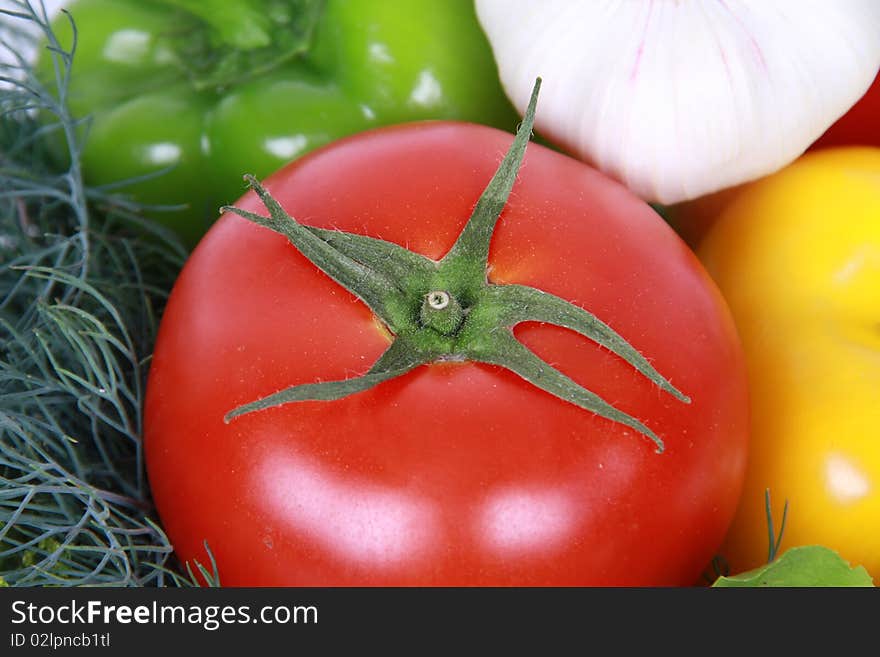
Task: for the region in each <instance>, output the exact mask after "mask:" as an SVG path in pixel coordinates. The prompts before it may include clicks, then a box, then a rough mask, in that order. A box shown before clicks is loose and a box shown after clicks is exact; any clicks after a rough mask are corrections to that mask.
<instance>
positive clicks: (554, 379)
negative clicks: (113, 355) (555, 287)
mask: <svg viewBox="0 0 880 657" xmlns="http://www.w3.org/2000/svg"><path fill="white" fill-rule="evenodd" d="M540 84H541V80H540V78H539V79H538V80H537V81H536V82H535V87H534V89H533V91H532V96H531V99H530V101H529V106H528V108H527V110H526V112H525V116H524V117H523V121H522V123H521V124H520V127H519V129H518V130H517V133H516V137H515V138H514V140H513V144H512V145H511V147H510V149H509V150H508V152H507V154H506V155H505V156H504V158H503V159H502V161H501V164H500V165H499V167H498V169H497V171H496V172H495V174H494V175H493V176H492V179H491V180H490V181H489V183H488V185H487V186H486V188H485V190H484V191H483V193H482V194H481V195H480V198H479V199H478V200H477V202H476V204H475V206H474V210H473V212H472V213H471V216H470V218H469V219H468V222H467V223H466V225H465V227H464V229H463V230H462V232H461V234H460V235H459V236H458V239H457V240H456V241H455V243H454V244H453V246H452V248H451V249H450V250H449V252H448V253H447V254H446V256H444V257H443V258H442V259H441V260H440V261H439V262H435V261H433V260H430V259H428V258H425V257H424V256H421V255H419V254H417V253H413V252H412V251H409V250H407V249H404V248H403V247H401V246H399V245H396V244H392V243H390V242H385V241H382V240H377V239H374V238H371V237H366V236H364V235H355V234H352V233H345V232H340V231H328V230H323V229H317V228H310V227H307V226H303V225H302V224H300V223H299V222H297V221H296V219H294V218H293V217H291V216H290V215H289V214H287V212H286V211H285V210H284V209H283V208H282V207H281V205H280V204H279V203H278V202H277V201H276V200H275V199H274V198H273V197H272V195H271V194H270V193H269V192H268V191H267V190H266V189H265V188H264V187H263V186H262V185H261V184H260V183H259V182H258V181H257V180H256V179H255V178H254V177H253V176H245V180H246V181H247V183H248V185H249V186H250V187H251V188H252V189H253V190H254V191H255V192H256V193H257V195H258V196H259V197H260V199H261V200H262V201H263V204H264V205H265V207H266V209H267V210H268V211H269V216H268V217H264V216H262V215H259V214H256V213H253V212H248V211H246V210H241V209H239V208H235V207H224V208H221V211H228V212H232V213H235V214H237V215H239V216H241V217H244V218H245V219H248V220H250V221H252V222H254V223H256V224H259V225H260V226H263V227H266V228H269V229H270V230H273V231H275V232H276V233H279V234H281V235H284V236H285V237H287V239H288V240H289V241H290V242H291V244H293V246H294V247H295V248H296V249H297V250H299V251H300V253H302V254H303V255H304V256H305V257H306V258H308V259H309V260H310V261H311V262H312V263H313V264H314V265H315V266H317V267H318V268H319V269H321V271H323V272H324V273H326V274H327V275H328V276H330V277H331V278H332V279H333V280H334V281H336V282H337V283H339V284H340V285H342V286H343V287H344V288H345V289H347V290H349V291H350V292H352V293H353V294H355V295H356V296H357V297H358V298H359V299H361V301H363V302H364V303H365V304H366V305H367V306H368V307H369V308H370V309H371V310H372V311H373V312H374V313H375V314H376V316H377V317H378V318H379V319H380V320H382V322H384V323H385V325H386V326H387V327H388V329H389V331H390V332H391V333H392V335H393V336H394V340H393V342H392V344H391V346H390V347H389V348H388V349H387V351H386V352H385V353H384V354H382V356H381V357H380V358H379V359H378V360H377V361H376V362H375V363H374V364H373V366H372V367H371V368H370V370H369V371H368V372H367V373H366V374H363V375H361V376H358V377H354V378H351V379H345V380H341V381H327V382H322V383H303V384H297V385H294V386H291V387H289V388H287V389H285V390H282V391H280V392H277V393H274V394H271V395H269V396H267V397H263V398H262V399H258V400H256V401H253V402H251V403H249V404H245V405H244V406H240V407H238V408H236V409H234V410H233V411H231V412H230V413H229V414H227V416H226V418H225V419H226V421H227V422H228V421H229V420H231V419H232V418H235V417H238V416H240V415H244V414H246V413H250V412H253V411H258V410H264V409H268V408H272V407H274V406H278V405H280V404H286V403H290V402H297V401H307V400H313V401H314V400H333V399H341V398H343V397H347V396H349V395H352V394H357V393H359V392H363V391H365V390H368V389H369V388H372V387H374V386H376V385H379V384H381V383H383V382H385V381H388V380H389V379H393V378H396V377H398V376H402V375H404V374H406V373H407V372H409V371H411V370H413V369H414V368H416V367H419V366H420V365H424V364H427V363H431V362H435V361H439V360H449V359H457V360H471V361H474V362H481V363H487V364H491V365H496V366H499V367H503V368H505V369H508V370H510V371H511V372H514V373H515V374H517V375H519V376H520V377H522V378H523V379H524V380H525V381H528V382H529V383H531V384H532V385H534V386H535V387H537V388H540V389H541V390H544V391H545V392H548V393H550V394H552V395H554V396H556V397H558V398H560V399H563V400H565V401H566V402H569V403H571V404H574V405H576V406H579V407H580V408H583V409H585V410H587V411H590V412H592V413H595V414H596V415H598V416H600V417H603V418H605V419H607V420H610V421H612V422H616V423H618V424H620V425H622V426H625V427H629V428H630V429H632V430H634V431H636V432H638V433H640V434H642V435H643V436H645V437H647V438H649V439H650V440H651V441H653V443H654V445H655V447H656V451H657V452H658V453H662V452H663V450H664V443H663V440H662V439H661V438H660V437H659V436H658V435H657V434H656V433H655V432H654V431H653V430H652V429H651V428H650V427H648V426H646V425H645V424H644V423H643V422H641V421H640V420H638V419H637V418H635V417H633V416H631V415H629V414H627V413H625V412H624V411H622V410H620V409H619V408H617V407H615V406H614V405H613V404H611V403H609V402H607V401H606V400H604V399H602V398H601V397H600V396H599V395H597V394H596V393H594V392H592V391H590V390H587V389H586V388H584V387H583V386H581V385H579V384H577V383H576V382H575V381H573V380H571V379H570V378H568V377H567V376H565V375H564V374H562V372H560V371H559V370H557V369H556V368H555V367H553V366H552V365H550V364H549V363H546V362H544V361H543V360H541V359H540V358H539V357H538V356H536V355H535V354H534V353H533V352H531V351H530V350H529V349H528V348H526V347H525V345H523V344H522V343H521V342H519V341H518V340H517V339H516V337H515V336H514V334H513V327H514V326H516V325H517V324H519V323H521V322H527V321H535V322H544V323H547V324H553V325H555V326H561V327H563V328H567V329H570V330H572V331H575V332H577V333H579V334H580V335H582V336H584V337H586V338H588V339H590V340H592V341H594V342H596V343H597V344H599V345H600V346H602V347H604V348H606V349H608V350H609V351H611V352H612V353H614V354H616V355H617V356H619V357H620V358H622V359H623V360H625V361H626V362H627V363H628V364H629V365H630V366H632V367H633V368H634V369H635V370H636V371H638V372H639V373H640V374H642V375H643V376H645V377H646V378H647V379H649V380H650V381H651V382H652V383H653V384H654V385H656V386H657V387H658V388H660V389H661V390H663V391H664V392H666V393H667V394H669V395H671V396H673V397H675V398H676V399H678V400H679V401H681V402H684V403H690V398H689V397H687V396H686V395H684V394H683V393H682V392H680V391H679V390H678V389H676V388H675V387H674V386H673V385H672V384H671V383H670V382H669V381H668V380H667V379H665V378H664V377H663V376H662V375H661V374H660V373H659V372H658V371H657V370H656V369H654V367H653V366H652V365H651V364H650V363H649V362H648V360H647V359H646V358H645V357H644V356H643V355H642V354H640V353H639V352H638V351H637V350H636V349H635V347H633V346H632V345H631V344H630V343H629V342H627V340H626V339H625V338H623V337H622V336H621V335H619V334H618V333H617V332H616V331H614V329H612V328H611V327H610V326H608V325H607V324H606V323H604V322H603V321H601V320H600V319H599V318H598V317H596V316H595V315H593V314H592V313H590V312H589V311H588V310H585V309H584V308H580V307H579V306H575V305H574V304H572V303H570V302H568V301H566V300H565V299H562V298H560V297H556V296H554V295H552V294H548V293H546V292H544V291H542V290H538V289H536V288H532V287H527V286H524V285H496V284H492V283H490V282H489V281H488V267H489V263H488V260H489V245H490V243H491V240H492V235H493V233H494V230H495V226H496V224H497V223H498V220H499V218H500V217H501V213H502V211H503V210H504V207H505V206H506V204H507V200H508V198H509V196H510V193H511V190H512V189H513V186H514V184H515V182H516V177H517V173H518V172H519V168H520V166H521V164H522V161H523V159H524V157H525V153H526V148H527V146H528V143H529V140H530V138H531V133H532V125H533V123H534V119H535V109H536V106H537V99H538V92H539V90H540Z"/></svg>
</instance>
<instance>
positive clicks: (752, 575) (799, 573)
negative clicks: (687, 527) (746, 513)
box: [713, 545, 874, 588]
mask: <svg viewBox="0 0 880 657" xmlns="http://www.w3.org/2000/svg"><path fill="white" fill-rule="evenodd" d="M713 586H714V587H718V588H733V587H762V586H789V587H800V586H833V587H840V586H874V582H873V580H872V579H871V576H870V575H869V574H868V571H867V570H865V568H864V567H863V566H855V567H851V566H850V565H849V564H848V563H847V562H846V561H844V560H843V559H842V558H841V557H840V555H839V554H837V552H835V551H834V550H831V549H829V548H826V547H823V546H821V545H807V546H802V547H794V548H791V549H789V550H787V551H786V552H784V553H783V554H782V556H780V557H779V558H777V559H776V560H774V561H772V562H771V563H768V564H767V565H765V566H761V567H760V568H756V569H755V570H750V571H748V572H745V573H741V574H739V575H731V576H730V577H719V578H718V580H717V581H716V582H715V583H714V584H713Z"/></svg>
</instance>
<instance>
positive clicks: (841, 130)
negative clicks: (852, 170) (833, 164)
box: [810, 75, 880, 149]
mask: <svg viewBox="0 0 880 657" xmlns="http://www.w3.org/2000/svg"><path fill="white" fill-rule="evenodd" d="M833 146H880V75H878V76H877V77H876V78H874V82H873V83H872V84H871V86H870V88H869V89H868V91H867V92H865V95H864V96H862V97H861V99H860V100H859V101H858V102H857V103H856V104H855V105H853V106H852V107H851V108H850V109H849V111H848V112H847V113H846V114H844V115H843V116H842V117H840V118H839V119H838V120H837V122H835V123H834V124H833V125H832V126H831V127H830V128H828V130H826V131H825V134H823V135H822V136H821V137H819V139H817V140H816V142H815V143H814V144H813V145H812V146H811V147H810V149H816V148H830V147H833Z"/></svg>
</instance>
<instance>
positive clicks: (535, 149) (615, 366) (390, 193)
mask: <svg viewBox="0 0 880 657" xmlns="http://www.w3.org/2000/svg"><path fill="white" fill-rule="evenodd" d="M510 142H511V135H509V134H507V133H503V132H500V131H497V130H494V129H491V128H487V127H483V126H476V125H471V124H459V123H421V124H412V125H407V126H400V127H394V128H388V129H383V130H378V131H373V132H369V133H363V134H361V135H357V136H355V137H351V138H348V139H346V140H343V141H341V142H337V143H335V144H334V145H331V146H329V147H327V148H324V149H322V150H320V151H317V152H315V153H314V154H312V155H309V156H307V157H305V158H303V159H302V160H299V161H298V162H296V163H294V164H292V165H290V166H288V167H286V168H284V169H282V170H280V171H279V172H277V173H276V174H274V175H273V176H272V177H270V178H269V179H268V181H267V183H266V186H267V188H268V189H269V191H270V192H271V193H272V195H273V196H275V198H277V199H278V200H279V201H280V202H281V203H282V205H284V207H285V208H286V209H287V210H288V211H289V212H290V213H291V214H292V215H294V216H296V217H297V218H298V219H299V220H301V221H303V222H304V223H306V224H309V225H314V226H320V227H325V228H339V229H341V230H346V231H351V232H359V233H363V234H367V235H371V236H373V237H379V238H382V239H386V240H389V241H392V242H396V243H398V244H401V245H404V246H406V247H407V248H409V249H411V250H413V251H416V252H418V253H422V254H423V255H426V256H428V257H431V258H435V259H437V258H440V257H441V256H442V255H443V254H444V253H445V252H446V251H447V250H448V249H449V248H450V246H451V245H452V243H453V241H454V240H455V238H456V236H457V235H458V233H459V232H460V231H461V229H462V226H463V225H464V223H465V221H466V220H467V218H468V216H469V215H470V212H471V210H472V209H473V204H474V202H475V201H476V199H477V198H478V196H479V195H480V193H481V192H482V190H483V187H484V186H485V185H486V183H487V181H488V180H489V178H490V177H491V176H492V174H493V173H494V171H495V168H496V167H497V165H498V161H499V160H500V158H501V156H502V155H503V153H504V152H505V151H506V149H507V147H508V146H509V145H510ZM236 205H237V206H238V207H241V208H244V209H248V210H251V211H254V212H261V211H262V207H261V205H260V203H259V201H258V200H257V199H256V197H255V196H254V195H253V194H251V193H249V194H247V195H246V196H245V197H243V198H242V199H241V200H240V201H239V202H238V203H236ZM490 264H491V272H490V279H491V280H492V281H493V282H497V283H514V282H516V283H523V284H527V285H532V286H535V287H538V288H540V289H543V290H546V291H548V292H551V293H554V294H557V295H559V296H562V297H563V298H566V299H570V300H572V301H573V302H575V303H577V304H579V305H582V306H583V307H585V308H587V309H589V310H590V311H591V312H593V313H595V314H596V315H597V316H598V317H600V318H602V319H603V320H604V321H606V322H608V323H609V324H610V325H611V326H612V327H613V328H615V329H616V330H617V331H618V332H620V333H621V334H622V335H624V336H625V337H626V338H627V339H628V340H629V341H630V342H631V343H632V344H633V345H634V346H635V347H636V348H637V349H639V350H640V351H641V352H642V353H643V354H644V355H646V356H647V357H648V358H649V359H650V360H651V361H652V363H653V364H654V365H655V366H656V367H657V368H658V370H660V371H661V372H663V374H664V375H665V376H666V377H667V378H669V380H670V381H672V383H673V384H675V385H676V386H677V387H679V389H681V390H683V391H684V392H685V393H686V394H689V395H690V396H691V397H692V399H693V401H692V404H691V405H689V406H687V405H683V404H682V403H681V402H678V401H676V400H675V399H672V398H671V397H669V396H668V395H664V394H662V393H661V392H660V391H658V390H657V388H656V387H655V386H654V385H653V384H652V383H651V382H649V381H647V380H646V379H644V378H643V377H641V376H640V375H639V374H638V373H637V372H635V370H633V369H632V368H631V367H630V366H628V365H627V364H626V363H625V362H624V361H622V360H621V359H619V358H617V357H616V356H614V355H613V354H610V353H609V352H607V351H605V350H603V349H601V348H600V347H598V346H596V345H595V344H593V343H591V342H589V341H587V340H585V339H584V338H582V337H581V336H578V335H576V334H574V333H573V332H571V331H567V330H564V329H560V328H557V327H551V326H546V325H539V324H523V325H521V326H519V327H517V329H516V333H517V337H518V338H519V339H520V340H521V341H522V342H523V343H525V344H526V345H527V346H528V347H529V348H531V349H532V350H533V351H535V352H536V353H537V354H538V355H539V356H541V357H542V358H544V359H545V360H546V361H548V362H550V363H552V364H554V365H555V366H557V367H558V368H559V369H561V370H562V371H563V372H565V373H566V374H567V375H569V376H570V377H572V378H573V379H574V380H575V381H577V382H578V383H580V384H582V385H584V386H586V387H587V388H589V389H591V390H593V391H595V392H597V393H598V394H600V395H602V396H603V397H604V398H606V399H608V400H610V401H612V402H613V403H614V404H615V405H618V406H619V407H620V408H621V409H622V410H624V411H626V412H628V413H631V414H633V415H634V416H635V417H638V418H639V419H642V420H643V421H645V422H646V423H647V424H648V425H649V426H650V427H651V428H652V429H654V430H655V431H657V432H658V433H659V434H660V435H661V436H662V437H663V439H664V441H665V443H666V448H667V449H666V452H665V453H664V454H663V455H657V454H655V453H654V449H653V445H652V444H651V443H650V441H648V440H646V439H645V438H644V437H643V436H640V435H638V434H636V433H635V432H634V431H632V430H629V429H627V428H626V427H622V426H621V425H618V424H615V423H613V422H610V421H607V420H604V419H601V418H598V417H596V416H593V415H592V414H590V413H587V412H585V411H583V410H582V409H580V408H577V407H576V406H574V405H571V404H567V403H565V402H563V401H561V400H560V399H557V398H555V397H553V396H551V395H549V394H548V393H546V392H544V391H542V390H539V389H537V388H534V387H533V386H531V385H529V384H528V383H526V382H525V381H523V380H522V379H520V378H519V377H517V376H516V375H515V374H513V373H511V372H509V371H506V370H503V369H500V368H496V367H493V366H489V365H483V364H474V363H469V362H461V363H438V364H432V365H428V366H423V367H420V368H418V369H416V370H415V371H413V372H411V373H409V374H406V375H404V376H402V377H400V378H398V379H395V380H392V381H389V382H386V383H383V384H381V385H379V386H377V387H376V388H374V389H371V390H368V391H366V392H362V393H358V394H356V395H353V396H351V397H349V398H345V399H342V400H337V401H333V402H301V403H296V404H288V405H285V406H280V407H276V408H272V409H269V410H266V411H261V412H257V413H253V414H250V415H247V416H242V417H240V418H238V419H236V420H234V421H232V422H231V423H229V424H224V423H223V419H222V418H223V415H224V414H225V413H227V412H228V411H230V410H231V409H232V408H234V407H236V406H238V405H240V404H242V403H246V402H249V401H252V400H253V399H256V398H258V397H260V396H263V395H265V394H268V393H270V392H274V391H276V390H279V389H281V388H284V387H287V386H289V385H293V384H295V383H302V382H309V381H317V380H331V379H341V378H346V377H350V376H353V375H355V374H360V373H363V372H364V371H366V370H367V369H368V368H369V367H370V365H371V364H372V363H373V362H374V361H375V360H376V359H377V358H378V356H379V355H380V354H381V353H382V351H383V350H384V349H385V348H386V347H387V345H388V344H389V337H388V335H387V333H386V332H385V331H384V330H383V329H382V328H381V327H380V326H379V325H378V324H377V322H376V320H375V319H374V318H373V316H372V314H371V313H370V312H369V310H368V309H367V308H366V306H364V305H363V304H362V303H361V302H359V301H358V300H357V299H356V298H355V297H353V295H351V294H350V293H349V292H347V291H345V290H344V289H342V288H341V287H339V286H338V285H337V284H336V283H334V282H333V281H332V280H330V279H329V278H328V277H327V276H325V275H324V274H323V273H321V272H320V271H319V270H318V269H317V268H316V267H314V266H313V265H312V264H310V263H309V262H308V261H307V260H306V259H305V258H304V257H303V256H302V255H300V254H299V253H298V252H297V251H296V250H295V249H294V248H293V247H292V246H290V245H289V243H288V242H287V241H286V240H285V239H284V238H283V237H281V236H279V235H277V234H274V233H272V232H270V231H267V230H262V229H260V228H258V227H256V226H254V225H252V224H250V223H249V222H247V221H245V220H243V219H241V218H239V217H236V216H232V215H225V216H224V217H222V218H221V219H220V220H219V221H218V222H217V223H216V224H215V226H214V227H213V228H212V229H211V230H210V231H209V233H208V234H207V235H206V236H205V238H204V239H203V240H202V241H201V243H200V244H199V245H198V247H197V248H196V250H195V251H194V253H193V254H192V256H191V258H190V260H189V261H188V263H187V265H186V267H185V268H184V271H183V272H182V274H181V276H180V278H179V280H178V282H177V284H176V285H175V288H174V290H173V293H172V295H171V298H170V300H169V304H168V307H167V309H166V311H165V316H164V318H163V321H162V326H161V329H160V334H159V338H158V341H157V345H156V351H155V356H154V360H153V363H152V366H151V371H150V380H149V387H148V395H147V405H146V423H145V441H146V452H147V465H148V472H149V477H150V482H151V486H152V490H153V493H154V497H155V500H156V504H157V508H158V510H159V514H160V517H161V520H162V522H163V525H164V527H165V529H166V531H167V532H168V534H169V536H170V537H171V539H172V541H173V543H174V545H175V549H176V551H177V553H178V555H179V556H180V557H181V559H183V560H191V559H194V558H197V559H199V561H202V562H204V561H205V560H206V558H207V556H206V554H205V552H204V547H203V542H204V541H206V540H207V542H208V545H209V546H210V548H211V551H212V552H213V554H214V555H215V557H216V559H217V562H218V566H219V571H220V577H221V581H222V582H223V583H224V584H225V585H342V586H348V585H367V586H371V585H547V586H553V585H563V586H564V585H677V584H684V585H689V584H693V583H695V582H696V581H697V579H698V578H699V575H700V573H701V572H702V570H703V568H704V567H705V565H706V564H707V563H708V562H709V560H710V559H711V558H712V556H713V555H714V554H715V551H716V549H717V548H718V545H719V544H720V542H721V540H722V538H723V536H724V533H725V531H726V529H727V526H728V524H729V522H730V520H731V518H732V516H733V512H734V509H735V507H736V503H737V500H738V496H739V492H740V487H741V484H742V477H743V473H744V468H745V460H746V448H747V433H746V432H747V424H748V422H747V399H746V387H745V372H744V366H743V358H742V354H741V351H740V347H739V343H738V340H737V337H736V333H735V330H734V328H733V324H732V322H731V320H730V318H729V315H728V313H727V310H726V307H725V305H724V302H723V300H722V299H721V297H720V295H719V294H718V292H717V290H716V289H715V287H714V285H713V284H712V283H711V281H710V280H709V279H708V277H707V276H706V274H705V273H704V272H703V270H702V267H701V266H700V265H699V263H698V261H697V260H696V258H695V257H694V255H693V254H692V253H691V252H690V251H689V250H688V249H687V247H686V246H685V245H684V244H683V243H682V242H681V241H680V240H679V239H678V238H677V237H676V236H675V234H674V233H673V232H672V231H671V230H670V229H669V228H668V227H667V226H666V225H665V224H664V223H663V222H662V220H661V219H660V218H659V217H658V216H657V215H656V214H655V213H654V212H653V211H652V210H651V209H650V207H649V206H647V205H645V204H644V203H642V202H641V201H639V200H638V199H636V198H635V197H634V196H633V195H631V194H630V193H629V192H628V191H627V190H626V189H625V188H623V187H622V186H620V185H618V184H617V183H614V182H612V181H610V180H609V179H607V178H605V177H604V176H602V175H601V174H599V173H598V172H596V171H594V170H593V169H591V168H589V167H587V166H585V165H583V164H581V163H579V162H576V161H575V160H572V159H570V158H568V157H565V156H563V155H560V154H558V153H555V152H553V151H550V150H549V149H545V148H543V147H541V146H538V145H536V144H531V145H529V147H528V151H527V153H526V157H525V162H524V165H523V167H522V169H521V172H520V177H519V179H518V181H517V183H516V185H515V186H514V189H513V193H512V195H511V198H510V200H509V202H508V205H507V207H506V208H505V210H504V212H503V213H502V215H501V220H500V223H499V226H498V228H497V230H496V233H495V236H494V238H493V242H492V248H491V252H490Z"/></svg>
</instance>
